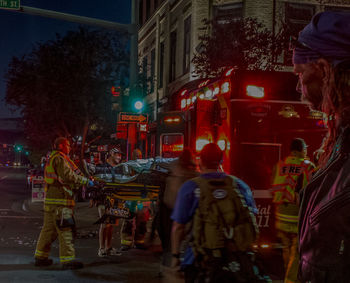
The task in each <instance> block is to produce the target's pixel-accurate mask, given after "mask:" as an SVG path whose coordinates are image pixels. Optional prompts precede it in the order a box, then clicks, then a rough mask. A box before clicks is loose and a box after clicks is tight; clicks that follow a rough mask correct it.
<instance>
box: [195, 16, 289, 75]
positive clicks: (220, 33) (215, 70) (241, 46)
mask: <svg viewBox="0 0 350 283" xmlns="http://www.w3.org/2000/svg"><path fill="white" fill-rule="evenodd" d="M204 25H205V28H204V29H205V30H206V32H205V34H204V35H202V36H200V37H199V39H200V41H201V44H200V48H199V49H200V50H199V52H197V53H195V56H194V58H193V60H192V63H193V64H194V65H195V73H196V74H197V75H199V76H200V77H213V76H218V75H221V73H222V71H223V70H224V69H227V68H231V67H233V68H236V69H243V70H256V69H260V70H273V69H276V68H277V66H276V65H275V58H276V57H277V56H278V55H279V54H280V53H281V50H282V48H283V47H284V46H285V41H283V40H281V38H283V39H284V36H283V35H284V34H283V31H281V32H280V33H279V34H278V35H273V34H272V32H271V31H269V30H268V29H267V28H266V27H265V26H264V25H263V24H262V23H259V22H258V21H257V20H256V19H252V18H243V19H227V20H225V21H224V22H222V21H217V20H211V21H209V20H204Z"/></svg>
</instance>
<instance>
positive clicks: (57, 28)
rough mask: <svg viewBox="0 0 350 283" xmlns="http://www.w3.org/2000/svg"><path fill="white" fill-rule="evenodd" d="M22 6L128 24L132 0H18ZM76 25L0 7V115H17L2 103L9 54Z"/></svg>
mask: <svg viewBox="0 0 350 283" xmlns="http://www.w3.org/2000/svg"><path fill="white" fill-rule="evenodd" d="M21 5H22V6H29V7H35V8H40V9H48V10H54V11H57V12H63V13H69V14H74V15H80V16H85V17H91V18H98V19H103V20H108V21H113V22H117V23H123V24H128V23H130V14H131V0H99V1H93V0H49V1H48V0H21ZM78 26H79V24H77V23H70V22H66V21H62V20H56V19H52V18H45V17H40V16H32V15H28V14H24V13H19V12H12V11H7V10H2V9H0V27H1V28H0V118H7V117H18V116H19V114H18V113H11V112H10V111H9V107H8V106H6V105H5V101H4V97H5V92H6V85H5V80H4V74H5V72H6V69H7V66H8V64H9V62H10V60H11V58H12V56H17V57H21V56H22V55H23V54H25V53H29V52H30V51H31V50H32V47H33V45H34V44H35V43H37V42H45V41H47V40H51V39H54V38H55V34H56V33H59V34H61V35H64V34H65V33H66V32H67V31H68V30H76V29H77V28H78Z"/></svg>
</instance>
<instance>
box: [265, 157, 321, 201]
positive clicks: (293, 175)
mask: <svg viewBox="0 0 350 283" xmlns="http://www.w3.org/2000/svg"><path fill="white" fill-rule="evenodd" d="M314 168H315V166H314V164H313V163H312V162H310V161H309V160H306V159H304V158H302V157H298V154H291V155H290V156H288V157H287V158H286V159H285V160H284V161H282V162H281V161H280V162H279V163H278V166H277V168H276V174H275V177H274V180H273V184H272V189H271V192H272V194H273V202H274V203H276V204H279V203H283V202H287V203H295V201H296V196H295V186H296V184H297V180H298V178H299V176H300V175H301V174H303V187H304V186H305V185H307V184H308V183H309V181H310V178H311V176H312V173H313V170H314Z"/></svg>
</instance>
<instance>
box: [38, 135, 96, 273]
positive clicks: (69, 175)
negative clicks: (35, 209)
mask: <svg viewBox="0 0 350 283" xmlns="http://www.w3.org/2000/svg"><path fill="white" fill-rule="evenodd" d="M69 151H70V143H69V141H68V140H67V139H66V138H64V137H59V138H57V139H56V140H55V142H54V150H53V151H52V153H51V155H50V157H49V159H48V161H47V163H46V166H45V170H44V178H45V192H46V195H45V201H44V224H43V227H42V230H41V233H40V236H39V240H38V243H37V246H36V250H35V265H36V266H49V265H51V264H52V263H53V262H52V259H49V258H48V257H49V253H50V249H51V244H52V243H53V242H54V241H55V240H56V238H57V237H58V240H59V254H60V262H61V264H62V268H63V269H78V268H82V267H83V264H82V263H81V262H79V261H76V260H75V250H74V245H73V233H74V230H75V220H74V216H73V207H74V205H75V202H74V199H73V198H74V190H75V189H77V188H78V187H79V186H83V185H88V186H89V187H91V186H94V183H93V182H92V181H91V180H89V179H87V178H86V177H84V176H83V175H82V174H81V172H80V171H79V169H78V167H77V166H76V165H75V164H74V163H73V161H72V160H71V159H70V158H69V157H68V154H69Z"/></svg>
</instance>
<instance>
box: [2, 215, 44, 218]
mask: <svg viewBox="0 0 350 283" xmlns="http://www.w3.org/2000/svg"><path fill="white" fill-rule="evenodd" d="M0 218H16V219H36V218H42V217H41V216H19V215H16V216H14V215H0Z"/></svg>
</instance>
